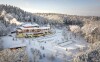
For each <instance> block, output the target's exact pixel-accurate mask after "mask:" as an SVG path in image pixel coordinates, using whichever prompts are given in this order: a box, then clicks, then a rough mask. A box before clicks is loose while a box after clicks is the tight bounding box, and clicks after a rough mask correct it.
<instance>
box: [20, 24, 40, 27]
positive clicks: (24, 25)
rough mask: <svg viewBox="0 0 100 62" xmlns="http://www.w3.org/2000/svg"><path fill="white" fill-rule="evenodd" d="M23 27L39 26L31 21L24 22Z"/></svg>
mask: <svg viewBox="0 0 100 62" xmlns="http://www.w3.org/2000/svg"><path fill="white" fill-rule="evenodd" d="M22 26H23V27H27V26H33V27H34V26H39V25H38V24H36V23H33V24H31V23H26V24H23V25H22Z"/></svg>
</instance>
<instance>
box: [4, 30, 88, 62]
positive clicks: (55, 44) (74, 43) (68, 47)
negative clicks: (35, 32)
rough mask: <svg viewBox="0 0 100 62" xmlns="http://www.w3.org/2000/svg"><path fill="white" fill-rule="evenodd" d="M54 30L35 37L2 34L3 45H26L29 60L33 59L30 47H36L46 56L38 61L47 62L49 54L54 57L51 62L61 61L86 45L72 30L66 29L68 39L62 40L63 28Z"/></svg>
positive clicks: (69, 57)
mask: <svg viewBox="0 0 100 62" xmlns="http://www.w3.org/2000/svg"><path fill="white" fill-rule="evenodd" d="M54 30H55V33H53V34H50V35H46V36H41V37H37V38H15V34H12V36H4V37H2V39H3V40H4V43H3V45H4V48H13V47H16V46H26V51H27V53H28V56H29V59H30V61H34V58H33V54H32V51H31V49H32V48H34V49H37V50H39V51H40V52H41V54H45V56H46V57H45V58H43V59H41V60H39V61H40V62H49V61H50V60H49V59H48V58H47V57H49V56H50V55H51V56H54V57H55V60H54V61H51V62H63V61H64V60H65V59H66V60H70V59H71V58H72V57H73V56H74V55H75V54H77V53H78V52H79V51H80V49H81V48H85V47H86V46H87V43H86V41H85V40H84V39H83V38H82V37H81V36H79V35H77V36H75V35H74V34H73V33H72V32H70V31H67V37H68V39H67V40H66V41H64V37H63V35H62V32H63V30H61V29H57V28H55V29H54ZM43 47H44V49H43ZM65 56H66V57H65Z"/></svg>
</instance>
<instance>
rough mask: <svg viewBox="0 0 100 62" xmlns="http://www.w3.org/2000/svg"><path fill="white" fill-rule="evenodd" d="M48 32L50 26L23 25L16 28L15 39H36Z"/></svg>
mask: <svg viewBox="0 0 100 62" xmlns="http://www.w3.org/2000/svg"><path fill="white" fill-rule="evenodd" d="M49 32H50V26H46V27H40V26H39V25H38V24H31V23H30V24H23V25H21V26H20V27H19V28H17V31H16V36H17V37H37V36H42V35H46V34H48V33H49Z"/></svg>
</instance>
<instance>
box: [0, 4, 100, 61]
mask: <svg viewBox="0 0 100 62" xmlns="http://www.w3.org/2000/svg"><path fill="white" fill-rule="evenodd" d="M22 23H31V24H32V23H37V24H39V25H40V26H45V25H47V24H50V26H51V27H52V30H53V32H52V34H50V35H47V36H41V37H36V38H35V37H34V38H16V36H15V34H11V32H12V31H14V29H16V28H17V27H19V26H20V25H21V24H22ZM1 38H2V39H3V40H2V39H1ZM0 40H1V41H0V50H2V49H3V48H10V47H13V46H15V45H22V44H25V45H26V50H25V51H27V52H28V56H29V58H30V59H29V60H30V61H32V60H33V59H34V58H33V57H34V54H35V53H36V54H35V57H36V58H38V59H37V61H38V60H39V59H40V60H41V61H45V60H46V61H48V60H50V61H53V60H54V61H63V62H66V61H67V60H68V59H69V60H72V59H73V58H75V62H96V60H98V61H97V62H100V60H99V59H98V58H99V57H100V56H99V53H100V51H99V49H100V48H99V43H100V42H99V41H100V17H98V16H77V15H67V14H57V13H29V12H26V11H24V10H22V9H20V8H18V7H14V6H10V5H0ZM30 41H31V42H30ZM2 45H3V46H2ZM90 45H92V46H90ZM43 47H44V49H43ZM34 48H35V49H34ZM33 50H37V51H38V52H37V51H36V52H35V51H33ZM88 50H89V51H88ZM34 52H35V53H34ZM66 52H67V53H66ZM80 52H81V53H80ZM85 52H86V53H85ZM38 53H39V54H38ZM52 53H54V54H52ZM78 53H79V54H78ZM94 53H95V54H96V55H95V54H94ZM48 54H49V55H48ZM77 54H78V55H77ZM36 55H37V56H36ZM91 55H92V56H91ZM44 56H46V57H44ZM87 56H88V58H87ZM93 56H94V57H96V58H94V57H93ZM40 57H43V58H42V59H41V58H40ZM91 57H92V58H91ZM58 59H59V60H58ZM84 60H86V61H84Z"/></svg>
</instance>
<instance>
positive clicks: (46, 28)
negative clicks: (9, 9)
mask: <svg viewBox="0 0 100 62" xmlns="http://www.w3.org/2000/svg"><path fill="white" fill-rule="evenodd" d="M20 29H23V30H24V29H50V27H31V28H24V27H20Z"/></svg>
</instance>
